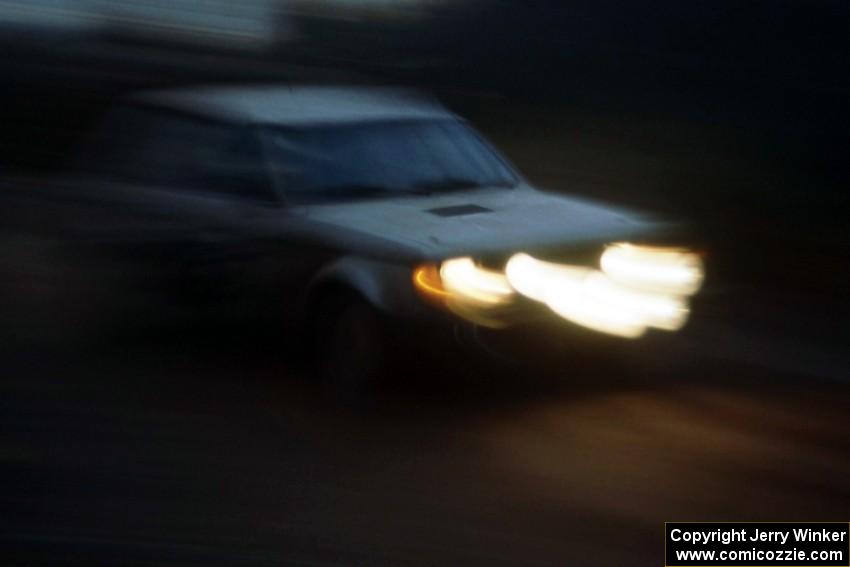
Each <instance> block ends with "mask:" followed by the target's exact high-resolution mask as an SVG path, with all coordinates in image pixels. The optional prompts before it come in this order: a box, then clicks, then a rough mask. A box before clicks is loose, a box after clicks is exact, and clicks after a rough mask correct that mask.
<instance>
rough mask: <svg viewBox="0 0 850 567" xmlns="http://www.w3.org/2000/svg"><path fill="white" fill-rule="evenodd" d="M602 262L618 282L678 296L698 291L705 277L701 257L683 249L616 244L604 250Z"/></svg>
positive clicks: (607, 273) (604, 267)
mask: <svg viewBox="0 0 850 567" xmlns="http://www.w3.org/2000/svg"><path fill="white" fill-rule="evenodd" d="M599 264H600V266H601V267H602V271H603V272H605V274H606V275H608V277H610V278H611V279H612V280H614V281H616V282H619V283H622V284H624V285H627V286H630V287H635V288H641V289H646V290H650V291H660V292H666V293H672V294H675V295H691V294H694V293H696V292H697V291H698V290H699V288H700V286H701V285H702V280H703V266H702V260H701V259H700V257H699V256H697V255H696V254H694V253H693V252H689V251H688V250H683V249H681V248H655V247H651V246H636V245H634V244H613V245H611V246H609V247H608V248H606V249H605V252H603V253H602V257H601V258H600V260H599Z"/></svg>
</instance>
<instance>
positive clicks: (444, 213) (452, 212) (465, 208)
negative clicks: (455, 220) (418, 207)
mask: <svg viewBox="0 0 850 567" xmlns="http://www.w3.org/2000/svg"><path fill="white" fill-rule="evenodd" d="M425 212H426V213H431V214H432V215H437V216H438V217H461V216H464V215H477V214H478V213H492V212H493V210H492V209H488V208H486V207H481V206H479V205H454V206H451V207H437V208H435V209H426V210H425Z"/></svg>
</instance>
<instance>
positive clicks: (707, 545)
mask: <svg viewBox="0 0 850 567" xmlns="http://www.w3.org/2000/svg"><path fill="white" fill-rule="evenodd" d="M664 531H665V534H664V565H665V566H668V567H698V566H703V565H707V566H711V565H725V566H727V567H733V566H734V567H749V566H753V567H773V566H788V567H790V566H792V565H796V566H804V567H840V566H845V567H846V566H850V524H848V523H843V522H791V523H785V522H761V523H749V522H730V523H716V522H667V523H665V524H664Z"/></svg>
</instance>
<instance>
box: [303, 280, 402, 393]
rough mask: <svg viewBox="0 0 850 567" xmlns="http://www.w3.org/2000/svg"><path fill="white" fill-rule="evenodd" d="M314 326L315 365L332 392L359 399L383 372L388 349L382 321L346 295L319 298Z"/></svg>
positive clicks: (368, 307) (360, 301) (357, 300)
mask: <svg viewBox="0 0 850 567" xmlns="http://www.w3.org/2000/svg"><path fill="white" fill-rule="evenodd" d="M317 319H318V320H317V321H316V323H317V324H316V325H315V329H316V332H315V336H314V342H315V349H314V354H315V357H316V360H315V366H316V370H317V372H318V375H319V378H320V379H321V380H322V382H323V383H324V384H325V385H326V386H328V387H329V388H330V389H331V390H332V391H333V392H334V393H335V394H337V395H342V396H343V397H347V398H359V397H362V396H364V395H365V394H367V393H369V392H370V391H372V390H373V389H374V388H375V386H377V385H378V383H379V382H380V381H381V379H382V378H383V377H384V376H385V375H386V373H387V370H388V359H389V349H388V345H387V339H388V337H387V335H386V332H385V329H384V325H383V322H382V321H381V318H380V316H379V314H378V313H377V312H376V311H375V309H374V308H373V307H372V306H371V305H369V304H368V303H366V302H365V301H364V300H362V299H360V298H358V297H356V296H354V295H349V294H334V295H331V296H329V297H326V298H325V299H324V300H322V302H321V304H320V306H319V309H318V316H317Z"/></svg>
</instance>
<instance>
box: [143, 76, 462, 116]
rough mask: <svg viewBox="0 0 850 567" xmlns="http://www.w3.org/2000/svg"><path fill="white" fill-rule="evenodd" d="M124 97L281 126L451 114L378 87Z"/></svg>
mask: <svg viewBox="0 0 850 567" xmlns="http://www.w3.org/2000/svg"><path fill="white" fill-rule="evenodd" d="M130 99H131V100H132V101H134V102H137V103H142V104H145V105H152V106H156V107H160V108H166V109H171V110H177V111H181V112H189V113H191V114H196V115H201V116H204V117H208V118H213V119H216V120H224V121H228V122H242V123H254V124H268V125H281V126H284V125H292V126H303V125H310V124H337V123H354V122H368V121H380V120H416V119H427V118H431V119H433V118H450V117H453V116H454V115H453V114H452V113H451V112H449V111H448V110H447V109H446V108H445V107H443V106H442V105H440V104H439V103H438V102H436V101H434V100H432V99H429V98H427V97H424V96H423V95H421V94H419V93H416V92H415V91H410V90H404V89H394V88H383V87H382V88H374V87H326V86H288V85H257V86H205V87H191V88H177V89H166V90H157V91H146V92H142V93H137V94H135V95H133V96H131V97H130Z"/></svg>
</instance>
